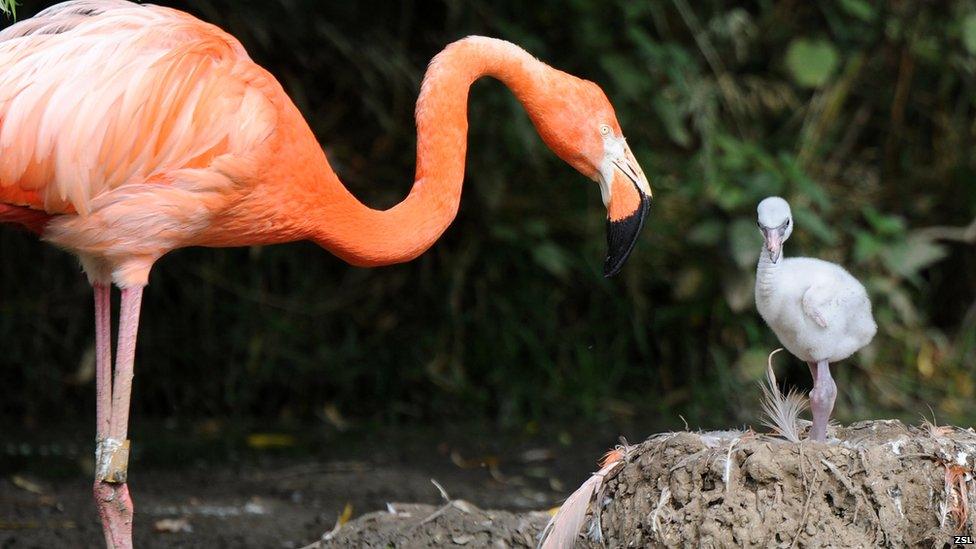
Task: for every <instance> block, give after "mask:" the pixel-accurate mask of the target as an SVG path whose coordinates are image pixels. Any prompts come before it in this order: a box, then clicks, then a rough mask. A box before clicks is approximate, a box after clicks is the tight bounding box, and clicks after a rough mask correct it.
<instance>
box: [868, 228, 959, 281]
mask: <svg viewBox="0 0 976 549" xmlns="http://www.w3.org/2000/svg"><path fill="white" fill-rule="evenodd" d="M946 255H948V251H947V250H946V248H945V246H943V245H941V244H936V243H935V242H933V241H932V240H931V239H929V238H925V237H919V236H910V237H908V239H907V240H905V241H904V242H898V243H897V244H893V245H891V246H890V247H888V248H886V249H885V251H884V252H883V253H882V257H883V258H884V261H885V264H886V265H887V266H888V268H889V269H890V270H891V271H892V272H894V273H896V274H898V275H900V276H902V277H904V278H908V277H911V276H914V275H915V274H917V273H918V272H919V271H921V270H922V269H924V268H926V267H928V266H929V265H931V264H933V263H935V262H936V261H939V260H940V259H942V258H944V257H945V256H946Z"/></svg>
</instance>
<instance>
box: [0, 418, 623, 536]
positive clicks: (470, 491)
mask: <svg viewBox="0 0 976 549" xmlns="http://www.w3.org/2000/svg"><path fill="white" fill-rule="evenodd" d="M87 430H88V426H87V425H86V426H85V427H83V428H79V430H78V433H75V432H68V433H58V434H56V435H46V436H40V435H29V434H24V433H20V434H16V433H10V432H9V430H8V432H4V429H0V432H3V437H2V438H0V548H3V549H7V548H27V547H38V548H51V547H72V548H74V547H101V546H102V537H101V530H100V525H99V523H98V521H97V515H96V511H95V508H94V504H93V502H92V499H91V481H90V480H89V476H88V471H89V470H90V468H91V461H90V458H89V456H88V453H89V449H90V448H89V445H88V443H87V436H86V432H87ZM201 430H203V431H207V430H214V431H218V434H216V435H214V436H213V437H211V438H210V439H209V440H210V442H209V443H201V442H200V440H199V439H200V438H201V436H200V435H199V432H197V433H195V434H193V433H189V434H186V436H185V437H184V436H180V437H174V436H173V435H172V434H171V433H170V434H167V432H165V430H164V431H163V432H161V431H159V430H154V429H150V430H147V431H145V432H142V433H137V434H135V435H134V436H133V441H134V443H133V444H134V447H135V448H136V449H137V453H134V455H133V456H132V463H131V464H130V471H129V486H130V489H131V490H132V496H133V500H134V505H135V512H136V519H135V528H134V537H135V542H136V546H137V547H212V548H218V547H234V548H248V547H255V548H257V547H260V548H298V547H304V546H306V545H308V544H311V543H313V542H316V541H318V540H320V539H321V538H322V536H323V534H325V533H326V532H328V531H330V530H331V529H332V528H333V527H334V526H335V524H336V520H337V518H338V517H339V515H340V514H342V513H343V511H344V510H345V509H346V507H347V505H348V508H349V510H350V516H351V518H352V522H350V523H348V524H347V525H346V527H344V528H343V534H344V535H351V534H353V533H354V532H355V526H356V525H361V526H363V527H365V528H361V532H363V535H370V534H369V532H370V531H371V530H372V531H374V533H381V528H380V526H377V527H376V528H375V529H374V528H373V526H372V525H374V524H378V522H370V520H371V519H369V516H370V515H369V513H372V512H377V511H379V512H382V513H379V514H381V515H383V514H389V513H388V509H389V507H388V506H387V504H388V503H391V504H393V506H394V507H393V508H394V509H397V510H398V511H399V513H398V514H395V515H392V516H393V518H395V519H399V520H402V521H405V522H404V523H405V524H407V527H406V528H409V527H410V526H411V525H412V523H409V521H408V520H407V519H408V518H410V516H414V517H419V519H423V518H424V517H426V516H427V515H423V516H421V515H422V514H423V509H424V508H423V507H418V506H416V505H404V504H401V503H398V502H410V503H411V504H426V505H428V506H430V508H431V509H432V510H433V511H436V510H438V509H440V507H441V506H442V504H443V502H444V500H443V498H442V496H441V495H440V492H439V490H438V488H437V487H436V486H435V485H434V484H433V483H432V482H431V479H432V478H433V479H435V480H436V481H437V482H438V483H439V484H440V485H441V486H442V487H443V488H444V490H446V491H447V492H448V493H449V495H450V497H451V498H457V499H460V500H464V501H467V502H470V503H469V504H468V505H469V506H470V507H465V508H466V509H468V510H473V509H475V508H476V507H475V506H477V508H483V509H504V510H507V511H512V512H516V513H531V512H533V511H540V510H547V509H549V508H551V507H552V506H554V505H558V503H559V501H561V499H562V498H563V497H565V495H566V494H567V493H568V492H570V491H572V490H573V488H574V487H575V486H576V485H578V484H579V483H580V482H582V481H583V480H584V479H585V478H586V476H587V474H588V473H589V472H591V471H592V470H593V468H594V467H593V464H594V459H595V456H599V455H600V452H601V451H602V450H603V449H605V448H606V447H608V446H610V445H612V443H613V441H614V440H615V436H614V435H612V434H610V433H604V434H602V435H593V436H583V435H576V434H570V433H567V432H555V433H536V434H533V435H531V436H524V435H513V434H511V433H485V432H477V429H474V428H471V427H470V426H455V427H452V428H450V429H436V430H434V429H430V430H417V429H388V430H379V431H376V430H368V431H367V430H365V429H363V430H361V431H360V432H355V433H351V434H345V435H335V434H324V435H323V434H312V435H308V434H302V433H291V434H287V435H281V434H272V435H266V434H259V435H254V434H250V435H249V434H247V433H243V434H238V433H230V434H228V433H226V432H225V428H221V429H215V428H213V427H209V428H208V427H204V428H203V429H199V428H198V429H196V431H201ZM79 433H80V434H79ZM224 439H239V440H240V441H242V442H241V443H240V444H239V445H234V444H230V446H231V448H229V449H228V448H226V447H224V446H225V445H226V444H225V443H223V442H221V441H223V440H224ZM51 440H57V441H58V442H57V443H52V442H50V441H51ZM215 446H218V448H215ZM238 446H239V447H238ZM251 446H256V447H257V448H253V447H251ZM461 505H462V506H463V505H464V504H461ZM456 513H461V514H462V515H463V516H464V518H467V517H468V516H469V515H468V514H467V513H462V512H461V511H458V508H456V507H454V506H452V507H451V508H450V509H448V510H447V511H446V512H444V513H442V514H441V515H438V517H436V519H437V520H432V521H430V522H429V523H427V524H425V525H424V527H422V528H416V529H412V530H409V532H408V533H409V534H410V535H413V536H419V537H424V538H425V539H427V540H441V539H446V538H441V537H438V536H439V535H440V534H439V533H440V532H443V531H444V526H443V525H444V524H445V522H444V521H445V520H450V519H451V518H452V517H454V516H455V514H456ZM364 515H365V517H364ZM479 516H481V515H479ZM542 516H545V517H546V518H545V520H547V519H548V516H547V515H541V514H540V515H535V516H533V518H531V519H530V520H528V521H523V518H524V517H523V516H516V515H513V514H511V513H498V514H495V513H494V512H492V515H491V518H494V519H495V520H496V522H497V524H498V525H501V524H502V523H503V522H504V520H507V519H511V520H512V521H514V523H513V525H512V528H511V530H512V531H513V532H516V533H517V534H518V536H519V537H518V539H527V537H526V536H528V537H531V536H535V535H536V534H537V533H538V531H539V530H540V528H541V525H544V524H545V520H541V522H540V520H539V519H540V517H542ZM360 517H362V518H360ZM499 517H505V519H502V518H499ZM385 518H387V517H385V516H383V517H381V519H380V520H379V522H383V520H382V519H385ZM484 518H485V519H486V520H487V519H489V517H488V515H485V516H484ZM523 522H524V524H522V523H523ZM506 524H507V523H506ZM520 524H522V526H519V525H520ZM389 528H394V525H392V524H391V525H389ZM448 529H455V527H454V526H451V525H449V526H448ZM456 530H457V531H453V532H451V539H452V540H453V541H452V543H454V542H464V543H465V544H466V545H469V546H471V547H478V546H481V543H480V542H481V541H483V539H482V538H481V537H479V534H478V532H475V531H472V532H471V533H470V534H465V533H464V531H463V528H462V527H457V528H456ZM496 530H497V528H496ZM467 535H470V536H471V538H470V539H468V538H467V537H465V536H467ZM347 539H351V538H347ZM374 539H375V535H374ZM512 539H513V540H515V538H512ZM349 544H350V545H353V546H357V545H360V544H359V543H358V542H352V541H350V542H349ZM436 545H438V546H439V545H441V544H440V543H439V542H437V543H436ZM332 546H339V547H341V546H349V545H346V544H345V542H342V543H339V545H335V544H333V545H332ZM402 546H405V547H414V546H424V545H414V544H412V542H411V543H410V544H407V545H402ZM512 546H517V545H516V543H515V542H514V541H513V543H512Z"/></svg>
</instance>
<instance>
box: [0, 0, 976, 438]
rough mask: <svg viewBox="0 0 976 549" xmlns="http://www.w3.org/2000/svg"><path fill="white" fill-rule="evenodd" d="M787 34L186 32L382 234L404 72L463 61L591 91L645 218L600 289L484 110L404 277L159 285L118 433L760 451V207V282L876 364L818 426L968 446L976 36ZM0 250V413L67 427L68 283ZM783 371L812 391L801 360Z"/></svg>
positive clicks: (328, 264)
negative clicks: (613, 127)
mask: <svg viewBox="0 0 976 549" xmlns="http://www.w3.org/2000/svg"><path fill="white" fill-rule="evenodd" d="M163 3H168V2H163ZM783 6H784V5H783V4H781V3H775V2H763V3H758V4H755V5H751V6H750V7H748V8H742V7H740V6H739V3H737V2H708V3H698V2H694V3H691V2H687V1H686V0H673V1H662V0H655V1H649V2H629V1H624V0H613V1H604V2H588V1H583V0H578V1H572V2H563V1H556V0H543V1H541V2H537V3H534V4H531V5H527V4H525V3H523V2H515V1H492V2H488V1H486V0H474V1H471V2H454V1H450V2H445V3H444V4H439V5H435V6H434V7H433V8H431V7H430V6H427V5H424V6H421V5H419V4H418V5H416V6H414V5H413V4H410V3H385V4H382V3H381V4H377V5H373V6H371V7H369V8H368V13H367V8H365V7H362V6H360V5H358V4H357V3H320V2H314V1H312V0H298V1H290V2H284V1H279V2H230V1H229V0H199V1H196V2H193V3H192V5H191V6H189V8H188V9H190V11H192V12H194V13H196V14H197V15H199V16H201V17H203V18H204V19H206V20H209V21H212V22H214V23H216V24H218V25H221V26H222V27H224V28H226V29H227V30H229V31H230V32H232V33H233V34H235V35H236V36H238V37H239V38H240V39H241V40H242V42H243V43H244V44H245V46H246V47H247V48H248V50H249V52H250V53H251V55H252V57H254V58H255V59H256V60H257V61H258V62H260V63H261V64H263V65H265V66H267V67H268V68H269V69H270V70H271V71H272V72H273V73H274V74H275V75H276V76H277V77H278V78H279V80H280V81H281V82H282V83H283V85H284V86H285V87H286V89H287V90H288V91H289V93H290V94H291V95H292V97H293V98H294V99H295V101H296V103H297V104H298V106H299V108H300V109H301V110H302V111H303V112H304V113H305V115H306V117H307V118H308V119H309V121H310V123H311V124H312V127H313V129H314V130H315V132H316V133H317V135H318V136H319V138H320V140H321V141H322V143H323V145H324V146H325V148H326V150H327V152H328V154H329V158H330V161H331V162H332V163H333V166H334V167H335V168H336V169H337V171H338V172H339V174H340V175H341V176H342V177H343V179H344V181H345V182H346V183H347V184H348V186H349V187H350V189H351V190H352V191H353V192H354V193H356V194H357V196H359V197H360V198H361V199H363V200H364V201H366V202H368V203H370V204H372V205H374V206H376V207H387V206H389V205H391V204H394V203H396V202H397V201H398V200H400V199H401V198H402V197H403V196H404V194H405V193H406V192H407V190H408V189H409V185H410V177H409V176H410V174H412V173H413V160H414V159H413V147H414V144H415V141H414V139H415V136H414V134H413V131H414V125H413V118H412V115H413V102H414V100H415V98H416V94H417V91H418V88H419V84H420V80H421V78H422V74H423V70H424V68H425V66H426V63H427V61H428V60H429V59H430V57H431V56H433V55H434V54H435V53H436V52H437V51H438V50H439V49H440V48H441V47H443V46H444V45H445V44H447V43H448V42H450V41H452V40H454V39H457V38H460V37H462V36H464V35H467V34H486V35H494V36H498V37H501V38H505V39H508V40H511V41H513V42H516V43H518V44H521V45H523V46H524V47H526V48H528V49H529V50H530V51H531V52H532V53H533V54H535V55H536V56H538V57H540V58H541V59H543V60H545V61H547V62H549V63H551V64H552V65H554V66H556V67H558V68H560V69H563V70H566V71H568V72H571V73H574V74H577V75H579V76H581V77H584V78H588V79H591V80H593V81H595V82H598V83H599V84H600V85H601V86H602V87H603V88H604V90H605V91H606V92H607V95H608V96H609V97H610V98H611V100H612V101H613V103H614V105H615V107H616V110H617V115H618V118H619V120H620V122H621V125H622V126H623V128H624V131H625V133H626V135H627V137H628V142H629V143H630V144H631V146H632V147H633V150H634V152H635V154H636V156H637V158H638V159H639V160H640V162H641V164H642V166H643V167H644V169H645V171H646V172H647V173H648V175H649V177H650V179H651V184H652V186H653V188H654V190H655V199H654V202H653V203H652V207H651V214H650V218H649V222H648V225H647V227H646V228H645V231H644V234H643V236H642V239H641V242H640V243H639V244H638V247H637V250H636V252H635V253H634V255H633V257H632V258H631V260H630V262H629V264H628V265H627V266H626V267H625V269H624V271H623V273H622V274H621V275H620V277H619V278H617V279H613V280H605V279H603V278H602V277H601V276H600V270H601V263H602V262H601V260H602V254H603V252H604V246H605V240H604V238H605V237H604V235H603V224H604V212H603V209H602V205H601V204H600V203H599V202H600V201H599V193H598V191H597V189H596V187H595V185H592V184H590V183H589V182H588V181H586V180H585V179H584V178H582V177H581V176H579V175H578V174H576V173H574V172H573V171H572V170H571V169H569V168H567V167H566V166H565V165H564V164H563V163H562V162H560V161H559V160H558V159H556V158H555V157H554V156H553V155H552V154H550V153H549V152H548V151H547V150H546V149H545V146H544V145H543V144H542V142H541V140H540V139H539V138H538V137H537V136H536V135H535V132H534V130H533V128H532V125H531V123H530V121H529V120H528V118H527V117H526V116H525V114H524V113H523V111H522V109H521V107H520V106H519V105H518V103H517V102H516V101H515V100H514V99H513V98H512V97H511V94H510V93H508V92H507V91H506V90H504V89H502V87H501V86H499V85H497V84H495V83H479V84H478V85H476V86H475V87H474V89H473V93H472V97H471V101H470V113H469V118H470V142H469V147H468V150H469V152H468V155H467V157H468V177H467V181H466V186H465V194H464V198H463V200H462V207H461V211H460V213H459V215H458V218H457V220H456V222H455V223H454V225H453V226H452V227H451V229H450V230H449V231H448V232H447V233H446V235H445V236H444V238H443V239H442V240H441V241H440V242H439V243H438V244H437V245H436V246H435V247H434V248H433V249H432V250H431V251H430V252H428V253H427V254H425V255H424V256H422V257H421V258H420V259H418V260H416V261H414V262H412V263H410V264H407V265H401V266H396V267H390V268H385V269H377V270H364V269H357V268H352V267H349V266H346V265H344V264H343V263H342V262H340V261H338V260H337V259H335V258H332V257H330V256H329V255H328V254H326V253H325V252H323V251H322V250H320V249H318V248H316V247H315V246H313V245H311V244H295V245H288V246H274V247H268V248H254V249H238V250H202V249H195V250H182V251H178V252H176V253H174V254H172V255H171V256H169V257H167V258H164V259H163V260H162V261H161V262H160V263H159V264H158V265H157V267H156V269H155V270H154V272H153V275H152V279H151V285H150V288H149V290H148V293H147V296H146V302H145V304H144V311H145V316H144V322H143V326H142V330H141V334H140V348H139V356H138V360H137V370H138V375H137V377H136V385H135V397H134V407H135V409H136V414H137V415H139V414H142V415H152V416H162V417H170V416H176V417H183V416H201V415H203V416H210V415H222V416H235V415H236V416H262V417H276V418H287V417H298V418H304V419H308V418H324V417H326V413H325V411H324V410H326V408H327V407H329V409H338V410H339V411H341V413H342V414H344V415H345V416H346V417H349V418H352V419H353V420H358V421H364V420H378V421H427V420H430V419H433V418H457V417H475V418H486V419H490V420H493V421H496V422H498V423H503V424H510V425H523V424H525V423H526V422H528V421H530V420H544V419H551V418H562V419H566V418H573V419H576V418H581V417H584V418H588V419H594V418H604V417H608V416H611V415H619V414H634V413H637V414H640V415H641V416H650V415H653V414H660V415H663V416H664V417H666V418H674V417H676V416H677V414H679V413H680V414H683V415H684V416H685V417H687V418H688V419H689V420H690V421H692V422H695V423H703V424H705V425H709V426H723V425H727V424H728V423H729V421H754V420H755V419H756V415H757V413H758V410H759V406H758V402H759V401H758V396H759V392H758V389H756V381H757V380H758V379H759V378H760V377H761V376H762V375H763V369H764V367H765V357H766V355H767V354H768V352H769V351H771V350H772V349H774V348H775V347H776V346H777V342H776V340H775V337H774V336H773V335H772V334H771V332H770V331H769V330H768V328H766V327H765V326H764V325H763V323H762V321H761V319H759V317H758V315H757V314H756V312H755V307H754V304H753V294H752V285H753V284H754V282H753V281H754V269H755V259H756V256H757V254H758V250H759V243H760V239H759V236H758V234H757V232H756V230H755V206H756V204H757V203H758V201H759V200H761V199H762V198H764V197H765V196H768V195H772V194H778V195H782V196H784V197H785V198H787V199H788V200H789V201H790V202H791V204H792V205H793V208H794V212H795V217H796V230H795V232H794V236H793V237H792V238H791V240H790V241H789V243H788V245H787V247H786V254H787V255H811V256H817V257H823V258H825V259H829V260H833V261H839V262H841V263H842V264H844V265H845V266H846V267H848V268H849V269H850V270H851V271H852V272H853V273H854V274H855V275H857V276H858V277H859V278H860V279H861V280H863V281H864V282H865V283H866V285H867V287H868V289H869V292H870V293H871V296H872V298H873V301H874V307H875V314H876V317H877V319H878V322H879V325H880V331H879V334H878V336H877V338H876V340H875V342H874V343H873V344H872V345H871V346H870V347H869V348H868V349H867V350H866V351H865V352H864V353H862V354H860V355H858V356H857V357H855V358H852V359H851V360H849V361H847V363H846V364H845V365H843V366H842V367H840V368H839V369H838V370H837V372H838V373H837V375H838V379H839V380H838V388H839V391H840V396H839V402H838V407H837V409H838V412H839V413H840V415H841V419H850V418H866V417H871V416H878V415H889V414H897V415H901V416H904V417H907V418H911V419H915V418H917V417H918V414H919V413H920V412H922V411H927V409H928V408H927V406H929V405H931V406H932V407H933V408H935V409H936V410H937V411H938V412H939V414H940V419H942V418H945V419H947V420H949V421H957V422H972V421H973V420H974V419H976V405H974V404H973V403H974V396H976V368H974V367H973V366H974V364H976V253H974V246H973V242H974V241H976V225H972V226H971V227H972V229H966V227H967V226H968V224H969V223H970V222H971V221H972V220H973V218H974V217H976V165H974V159H976V123H974V114H976V104H974V100H976V48H974V47H973V43H974V38H973V36H974V32H973V23H972V22H973V21H974V17H976V6H974V5H973V4H972V3H971V2H968V1H962V0H960V1H954V2H949V3H946V4H945V5H943V4H939V3H929V2H900V3H889V4H885V5H879V4H875V3H873V2H865V1H861V0H819V1H817V2H801V3H793V4H790V7H789V8H785V7H783ZM39 7H41V6H40V5H39V4H37V3H27V4H26V5H25V6H24V7H23V9H22V12H25V13H28V14H30V13H34V12H36V11H37V9H38V8H39ZM367 15H368V16H367ZM0 249H2V250H3V254H4V257H5V258H16V260H13V259H10V260H8V261H4V262H2V263H0V280H3V281H4V286H3V287H4V288H5V289H4V292H3V297H2V299H0V341H3V342H4V353H3V354H2V355H0V372H4V375H5V376H6V383H5V386H4V389H3V393H2V398H0V415H3V416H5V417H25V418H29V419H33V420H34V421H37V419H38V418H48V421H53V420H55V419H58V418H62V417H66V416H71V415H74V414H76V413H77V412H78V411H79V410H84V413H85V414H92V410H93V404H92V403H93V395H92V392H93V391H92V389H91V383H90V372H91V357H90V356H89V355H85V356H80V355H79V350H83V349H89V350H90V348H91V340H92V337H93V336H92V325H91V320H90V317H91V308H90V305H89V303H90V301H91V297H90V290H89V289H88V288H87V285H86V284H85V283H84V281H83V279H82V277H81V276H80V275H79V273H78V269H77V267H76V266H75V263H74V261H73V260H72V259H71V258H69V257H68V256H66V255H65V254H63V253H61V252H58V251H56V250H52V249H50V248H49V247H46V246H43V245H41V244H38V243H36V242H34V241H33V239H32V238H30V237H28V236H26V235H22V234H19V233H15V232H13V231H11V230H7V229H4V230H2V231H0ZM777 364H779V367H780V368H788V369H787V371H786V372H785V375H782V374H781V375H780V377H781V378H783V379H785V381H786V382H787V383H791V384H800V385H803V386H809V375H808V374H807V371H806V368H805V367H804V366H803V365H802V364H800V363H799V362H798V361H796V360H795V359H792V358H787V357H781V358H779V360H778V361H777ZM786 365H788V367H787V366H786ZM201 372H203V375H201Z"/></svg>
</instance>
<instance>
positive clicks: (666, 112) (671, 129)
mask: <svg viewBox="0 0 976 549" xmlns="http://www.w3.org/2000/svg"><path fill="white" fill-rule="evenodd" d="M651 104H652V105H653V106H654V112H656V113H657V115H658V116H659V117H660V118H661V121H662V122H664V129H665V130H666V131H667V132H668V137H670V138H671V141H674V142H675V143H677V144H678V145H681V146H682V147H687V146H689V145H690V144H691V133H689V132H688V128H687V127H685V119H684V118H685V117H684V115H683V114H682V113H681V109H680V107H679V106H678V105H677V104H675V103H674V102H672V101H669V100H668V99H666V98H664V97H662V96H658V97H655V98H654V99H653V100H652V101H651Z"/></svg>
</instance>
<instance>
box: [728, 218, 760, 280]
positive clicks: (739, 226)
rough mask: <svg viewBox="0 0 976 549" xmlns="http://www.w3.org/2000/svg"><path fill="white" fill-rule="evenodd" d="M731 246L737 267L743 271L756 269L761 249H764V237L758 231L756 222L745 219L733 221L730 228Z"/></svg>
mask: <svg viewBox="0 0 976 549" xmlns="http://www.w3.org/2000/svg"><path fill="white" fill-rule="evenodd" d="M729 246H730V247H731V249H732V259H734V260H735V263H736V265H738V266H739V267H742V268H743V269H745V268H748V267H754V266H755V264H756V262H757V261H759V249H760V247H762V237H761V236H759V231H758V230H756V222H755V221H746V220H745V219H736V220H735V221H733V222H732V226H731V227H730V228H729Z"/></svg>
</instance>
